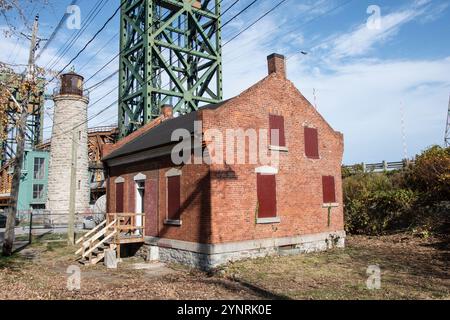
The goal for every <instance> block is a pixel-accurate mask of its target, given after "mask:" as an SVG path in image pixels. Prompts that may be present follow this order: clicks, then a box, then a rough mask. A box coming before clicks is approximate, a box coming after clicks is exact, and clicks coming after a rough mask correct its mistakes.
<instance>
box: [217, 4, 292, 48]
mask: <svg viewBox="0 0 450 320" xmlns="http://www.w3.org/2000/svg"><path fill="white" fill-rule="evenodd" d="M286 1H287V0H281V1H280V2H278V3H277V4H276V5H275V6H274V7H273V8H272V9H270V10H269V11H267V12H266V13H264V14H263V15H262V16H261V17H259V18H258V19H256V20H255V21H254V22H253V23H251V24H250V25H249V26H247V27H246V28H244V29H243V30H241V31H240V32H238V33H237V34H236V35H235V36H233V37H232V38H231V39H230V40H228V41H227V42H225V43H224V45H223V46H226V45H227V44H228V43H230V42H231V41H233V40H234V39H236V38H237V37H239V36H240V35H241V34H243V33H244V32H245V31H247V30H248V29H250V28H251V27H253V26H254V25H255V24H257V23H258V22H259V21H261V20H262V19H264V18H265V17H266V16H268V15H269V14H271V13H272V12H273V11H275V10H276V9H277V8H279V7H280V6H281V5H282V4H283V3H285V2H286Z"/></svg>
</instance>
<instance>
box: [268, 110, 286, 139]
mask: <svg viewBox="0 0 450 320" xmlns="http://www.w3.org/2000/svg"><path fill="white" fill-rule="evenodd" d="M269 127H270V132H269V135H270V145H272V146H276V147H286V136H285V133H284V117H283V116H278V115H273V114H271V115H269ZM272 130H278V132H279V142H278V143H277V142H276V141H272Z"/></svg>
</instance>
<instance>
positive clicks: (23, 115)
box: [3, 15, 39, 256]
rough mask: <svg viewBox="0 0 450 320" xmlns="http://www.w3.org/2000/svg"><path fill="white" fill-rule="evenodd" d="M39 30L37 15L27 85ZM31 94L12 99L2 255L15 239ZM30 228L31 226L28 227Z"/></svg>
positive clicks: (29, 91) (31, 81) (32, 79)
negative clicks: (13, 144)
mask: <svg viewBox="0 0 450 320" xmlns="http://www.w3.org/2000/svg"><path fill="white" fill-rule="evenodd" d="M38 28H39V15H37V16H36V18H35V19H34V24H33V34H32V36H31V45H30V53H29V56H28V68H27V71H26V75H25V79H24V80H25V81H26V82H28V84H29V85H34V84H35V53H36V48H37V41H38V39H37V34H38ZM31 94H32V88H31V87H29V88H27V93H26V97H20V98H21V101H20V103H19V102H17V100H15V99H13V100H14V102H15V104H16V106H17V112H18V114H19V117H18V119H17V121H16V125H17V134H16V140H17V150H16V158H15V161H14V174H13V179H12V186H11V200H10V205H9V210H8V217H7V220H6V230H5V239H4V241H3V255H5V256H10V255H11V254H12V252H13V246H14V239H15V232H14V231H15V230H14V229H15V226H16V223H15V222H16V216H17V203H18V197H19V187H20V177H21V175H22V167H23V156H24V153H25V131H26V125H27V118H28V102H29V100H30V96H31ZM30 227H31V226H30Z"/></svg>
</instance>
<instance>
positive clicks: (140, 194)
mask: <svg viewBox="0 0 450 320" xmlns="http://www.w3.org/2000/svg"><path fill="white" fill-rule="evenodd" d="M144 209H145V181H136V213H144ZM136 226H137V227H142V216H136ZM142 232H143V230H142V229H139V230H136V232H135V235H142Z"/></svg>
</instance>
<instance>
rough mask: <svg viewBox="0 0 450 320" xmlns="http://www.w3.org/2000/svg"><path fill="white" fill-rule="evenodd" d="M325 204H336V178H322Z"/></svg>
mask: <svg viewBox="0 0 450 320" xmlns="http://www.w3.org/2000/svg"><path fill="white" fill-rule="evenodd" d="M322 188H323V203H336V188H335V183H334V177H331V176H328V177H322Z"/></svg>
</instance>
